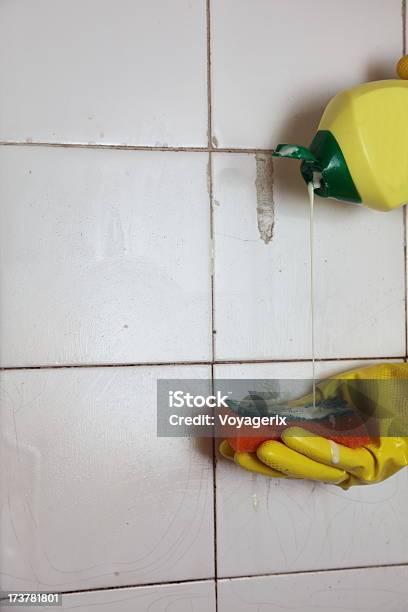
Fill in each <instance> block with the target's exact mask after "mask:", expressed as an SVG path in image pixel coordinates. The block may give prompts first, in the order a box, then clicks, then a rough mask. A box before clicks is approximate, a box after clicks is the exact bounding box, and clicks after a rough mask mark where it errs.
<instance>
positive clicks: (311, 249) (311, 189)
mask: <svg viewBox="0 0 408 612" xmlns="http://www.w3.org/2000/svg"><path fill="white" fill-rule="evenodd" d="M307 190H308V192H309V203H310V216H309V254H310V255H309V256H310V310H311V319H310V326H311V344H312V376H313V408H315V407H316V357H315V325H314V323H315V322H314V312H315V310H314V237H313V221H314V184H313V182H310V183H308V184H307Z"/></svg>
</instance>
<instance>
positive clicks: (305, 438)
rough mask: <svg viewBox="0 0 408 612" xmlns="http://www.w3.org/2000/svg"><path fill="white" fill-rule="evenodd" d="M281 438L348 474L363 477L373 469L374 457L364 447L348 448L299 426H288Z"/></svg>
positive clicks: (290, 445) (311, 457)
mask: <svg viewBox="0 0 408 612" xmlns="http://www.w3.org/2000/svg"><path fill="white" fill-rule="evenodd" d="M282 440H283V441H284V443H285V444H286V446H288V447H289V448H291V449H292V450H294V451H296V452H298V453H301V454H302V455H305V456H306V457H309V458H310V459H313V460H314V461H318V462H320V463H323V464H325V465H327V466H335V467H336V468H338V469H341V470H345V471H346V472H348V473H350V474H354V475H356V476H358V477H363V476H364V474H368V473H371V472H373V471H374V468H375V465H374V464H375V459H374V457H373V455H372V454H371V453H370V451H369V450H367V449H366V448H348V447H347V446H344V445H343V444H338V443H337V442H332V441H331V440H327V439H326V438H323V437H322V436H317V435H315V434H312V433H310V432H308V431H306V430H305V429H302V428H301V427H289V428H288V429H285V431H284V432H283V433H282Z"/></svg>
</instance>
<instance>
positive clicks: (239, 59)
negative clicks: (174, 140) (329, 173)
mask: <svg viewBox="0 0 408 612" xmlns="http://www.w3.org/2000/svg"><path fill="white" fill-rule="evenodd" d="M254 4H255V7H254ZM211 35H212V36H211V50H212V117H213V138H215V143H218V146H221V147H258V148H259V147H264V148H265V147H266V148H272V146H275V145H276V144H277V143H278V142H299V144H302V142H303V144H308V141H309V140H311V137H312V135H313V132H314V130H315V129H316V127H317V124H318V121H319V117H320V115H321V112H322V110H323V108H324V107H325V105H326V104H327V102H328V101H329V99H330V98H331V97H332V96H333V95H334V94H336V93H337V92H338V91H339V90H341V89H346V88H348V87H352V86H353V85H355V84H358V83H361V82H364V81H369V80H377V79H381V78H393V77H394V76H395V64H396V61H397V60H398V59H399V57H400V55H401V52H402V20H401V1H400V0H387V2H384V0H346V1H345V2H338V1H337V0H311V1H310V2H299V1H298V0H285V2H281V0H257V1H256V3H254V2H253V1H252V0H212V2H211Z"/></svg>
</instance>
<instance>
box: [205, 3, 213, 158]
mask: <svg viewBox="0 0 408 612" xmlns="http://www.w3.org/2000/svg"><path fill="white" fill-rule="evenodd" d="M210 8H211V7H210V0H206V6H205V9H206V27H207V121H208V124H207V143H208V148H209V149H211V148H212V145H213V143H212V108H211V103H212V88H211V15H210Z"/></svg>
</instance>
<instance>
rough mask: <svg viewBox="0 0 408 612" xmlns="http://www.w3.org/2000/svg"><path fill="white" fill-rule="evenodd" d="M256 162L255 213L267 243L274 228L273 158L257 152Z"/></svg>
mask: <svg viewBox="0 0 408 612" xmlns="http://www.w3.org/2000/svg"><path fill="white" fill-rule="evenodd" d="M255 162H256V179H255V188H256V215H257V220H258V230H259V235H260V237H261V239H262V240H263V241H264V243H265V244H269V243H270V242H271V240H272V238H273V234H274V228H275V202H274V197H273V159H272V156H271V155H268V154H265V153H257V154H256V155H255Z"/></svg>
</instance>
